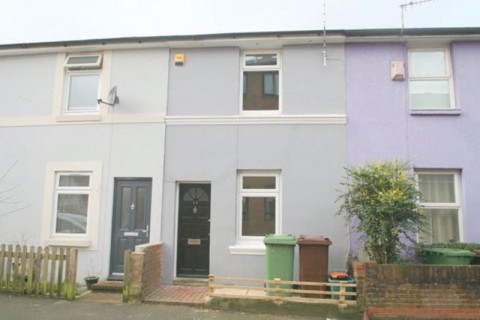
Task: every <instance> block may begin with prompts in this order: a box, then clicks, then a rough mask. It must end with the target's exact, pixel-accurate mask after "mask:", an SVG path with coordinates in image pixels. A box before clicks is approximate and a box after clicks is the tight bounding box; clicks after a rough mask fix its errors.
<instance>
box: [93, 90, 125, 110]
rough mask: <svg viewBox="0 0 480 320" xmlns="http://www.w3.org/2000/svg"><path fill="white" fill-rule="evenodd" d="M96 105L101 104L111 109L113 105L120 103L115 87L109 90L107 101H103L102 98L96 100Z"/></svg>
mask: <svg viewBox="0 0 480 320" xmlns="http://www.w3.org/2000/svg"><path fill="white" fill-rule="evenodd" d="M97 103H98V104H100V103H103V104H106V105H108V106H112V107H113V106H114V105H116V104H118V103H120V98H119V97H118V95H117V86H115V87H113V88H112V89H110V91H109V92H108V98H107V101H103V100H102V98H99V99H97Z"/></svg>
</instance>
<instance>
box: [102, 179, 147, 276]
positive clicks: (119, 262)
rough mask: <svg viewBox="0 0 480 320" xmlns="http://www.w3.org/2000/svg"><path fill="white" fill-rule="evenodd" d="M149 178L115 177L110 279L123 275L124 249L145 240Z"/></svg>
mask: <svg viewBox="0 0 480 320" xmlns="http://www.w3.org/2000/svg"><path fill="white" fill-rule="evenodd" d="M151 196H152V179H120V178H117V179H115V190H114V205H113V224H112V225H113V227H112V249H111V254H110V279H122V278H123V264H124V263H123V256H124V253H125V250H128V249H130V250H134V249H135V246H136V245H139V244H143V243H147V242H148V240H149V233H150V207H151Z"/></svg>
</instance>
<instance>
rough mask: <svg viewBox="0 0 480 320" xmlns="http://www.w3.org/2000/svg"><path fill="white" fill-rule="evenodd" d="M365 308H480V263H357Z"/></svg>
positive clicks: (355, 270)
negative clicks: (454, 264) (462, 264)
mask: <svg viewBox="0 0 480 320" xmlns="http://www.w3.org/2000/svg"><path fill="white" fill-rule="evenodd" d="M353 269H354V275H355V278H356V282H357V295H358V296H357V300H358V303H359V305H360V306H361V307H363V308H369V309H375V308H376V309H377V310H378V309H379V308H384V309H388V308H393V309H400V308H405V309H407V308H410V309H411V308H424V309H431V310H434V309H445V311H447V310H458V309H464V310H465V309H477V310H480V266H474V265H470V266H446V265H445V266H440V265H379V264H376V263H375V262H366V263H354V265H353Z"/></svg>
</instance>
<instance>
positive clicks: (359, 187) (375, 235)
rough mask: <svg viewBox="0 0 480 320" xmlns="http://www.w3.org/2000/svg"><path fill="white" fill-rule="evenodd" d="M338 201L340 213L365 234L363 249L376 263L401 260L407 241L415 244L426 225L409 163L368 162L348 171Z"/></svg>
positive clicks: (347, 169) (397, 161) (355, 229)
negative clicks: (414, 235) (415, 239)
mask: <svg viewBox="0 0 480 320" xmlns="http://www.w3.org/2000/svg"><path fill="white" fill-rule="evenodd" d="M345 170H346V177H345V179H344V181H343V182H342V183H341V184H342V186H343V187H344V189H343V190H342V191H339V196H338V200H337V201H341V206H340V210H339V214H341V215H343V216H344V217H345V218H346V220H347V221H348V222H350V223H351V225H352V226H353V229H354V231H358V232H359V233H361V234H362V240H363V241H364V244H363V245H364V248H365V251H366V252H367V254H368V255H369V257H370V259H372V260H375V261H376V262H377V263H393V262H396V261H398V260H399V257H400V250H401V248H402V245H403V243H402V235H403V236H404V239H406V240H408V241H411V242H413V241H414V240H413V239H412V237H411V235H412V233H415V232H418V231H419V230H420V229H421V228H422V226H423V225H424V220H425V218H424V215H423V214H422V212H421V210H419V206H418V200H419V197H420V193H419V191H418V190H417V188H416V182H415V178H414V176H413V175H412V174H411V172H412V170H411V167H410V165H409V164H408V163H407V162H403V161H399V160H395V161H393V162H392V161H384V162H377V163H373V162H369V163H367V164H365V165H363V166H362V165H360V166H358V167H351V168H346V169H345Z"/></svg>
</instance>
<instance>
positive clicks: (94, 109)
mask: <svg viewBox="0 0 480 320" xmlns="http://www.w3.org/2000/svg"><path fill="white" fill-rule="evenodd" d="M90 75H97V76H98V88H97V99H98V98H99V97H100V94H101V92H102V90H101V87H102V85H101V78H102V74H101V70H77V69H75V70H67V71H66V75H65V77H66V80H65V95H64V99H65V101H64V103H63V104H64V113H65V114H98V112H99V105H98V103H96V104H95V106H85V107H80V108H78V109H76V110H71V109H69V105H68V104H69V100H70V89H71V80H72V78H73V77H74V76H90Z"/></svg>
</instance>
